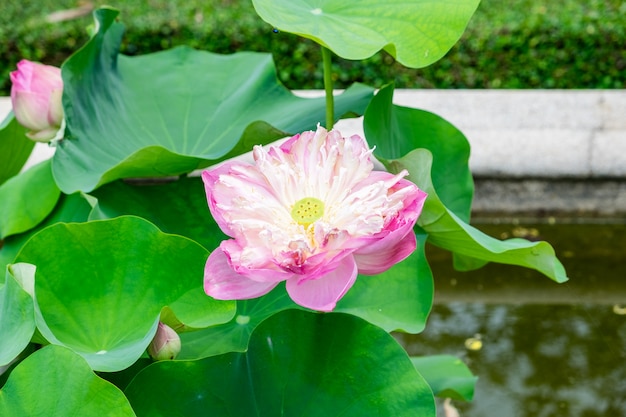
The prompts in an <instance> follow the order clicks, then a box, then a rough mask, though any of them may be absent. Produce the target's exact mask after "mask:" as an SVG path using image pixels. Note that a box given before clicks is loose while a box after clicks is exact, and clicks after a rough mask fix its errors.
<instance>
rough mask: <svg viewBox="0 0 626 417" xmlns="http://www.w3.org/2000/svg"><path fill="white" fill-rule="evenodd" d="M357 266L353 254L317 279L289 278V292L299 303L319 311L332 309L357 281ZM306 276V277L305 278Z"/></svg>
mask: <svg viewBox="0 0 626 417" xmlns="http://www.w3.org/2000/svg"><path fill="white" fill-rule="evenodd" d="M356 276H357V267H356V263H355V262H354V259H353V258H352V257H351V256H348V257H346V258H344V261H343V262H342V263H341V264H339V266H338V267H337V268H336V269H334V270H333V271H331V272H328V273H327V274H325V275H322V276H320V277H318V278H316V279H306V277H294V278H291V279H289V280H287V292H288V293H289V296H290V297H291V299H292V300H293V301H295V302H296V303H297V304H299V305H301V306H303V307H307V308H310V309H313V310H318V311H332V310H333V309H334V308H335V305H336V304H337V301H339V299H341V297H343V296H344V295H345V293H346V292H348V290H349V289H350V288H351V287H352V285H353V284H354V281H356ZM303 278H304V279H303Z"/></svg>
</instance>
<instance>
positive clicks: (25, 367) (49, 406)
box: [0, 345, 135, 417]
mask: <svg viewBox="0 0 626 417" xmlns="http://www.w3.org/2000/svg"><path fill="white" fill-rule="evenodd" d="M0 416H6V417H18V416H20V417H21V416H23V417H26V416H41V417H43V416H45V417H67V416H80V417H134V416H135V413H134V412H133V410H132V409H131V407H130V404H129V403H128V400H127V399H126V397H124V394H122V392H121V391H120V390H119V389H118V388H116V387H115V386H114V385H113V384H111V383H109V382H107V381H105V380H103V379H101V378H98V377H97V376H96V375H94V373H93V372H92V371H91V369H90V368H89V365H87V363H86V362H85V360H84V359H83V358H81V357H80V356H78V355H76V354H75V353H73V352H72V351H70V350H69V349H67V348H64V347H62V346H54V345H49V346H46V347H44V348H43V349H41V350H39V351H37V352H35V353H33V354H32V355H30V356H29V357H28V358H26V359H25V360H24V361H23V362H22V363H20V364H19V365H18V366H17V367H16V368H15V369H14V370H13V371H12V372H11V375H10V376H9V379H8V380H7V382H6V384H5V386H4V387H3V388H2V390H0Z"/></svg>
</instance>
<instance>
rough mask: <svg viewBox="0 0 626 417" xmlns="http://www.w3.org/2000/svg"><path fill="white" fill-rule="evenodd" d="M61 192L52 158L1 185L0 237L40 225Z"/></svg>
mask: <svg viewBox="0 0 626 417" xmlns="http://www.w3.org/2000/svg"><path fill="white" fill-rule="evenodd" d="M60 194H61V192H60V191H59V188H58V187H57V185H56V184H55V183H54V179H53V178H52V171H51V170H50V161H49V160H48V161H44V162H41V163H39V164H37V165H35V166H34V167H32V168H30V169H29V170H27V171H25V172H22V173H21V174H19V175H17V176H15V177H12V178H10V179H9V180H7V181H6V182H5V183H3V184H2V185H0V239H4V238H6V237H7V236H10V235H14V234H16V233H21V232H25V231H27V230H28V229H31V228H33V227H35V226H37V224H39V223H40V222H41V221H42V220H43V219H45V217H46V216H47V215H48V214H50V212H51V211H52V210H53V209H54V206H55V205H56V203H57V200H58V199H59V195H60Z"/></svg>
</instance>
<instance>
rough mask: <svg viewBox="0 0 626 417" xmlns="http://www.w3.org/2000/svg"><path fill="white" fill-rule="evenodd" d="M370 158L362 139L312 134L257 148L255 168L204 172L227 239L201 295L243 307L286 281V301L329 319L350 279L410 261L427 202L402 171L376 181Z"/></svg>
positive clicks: (210, 263)
mask: <svg viewBox="0 0 626 417" xmlns="http://www.w3.org/2000/svg"><path fill="white" fill-rule="evenodd" d="M371 153H372V150H371V149H369V148H368V147H367V144H366V142H365V140H364V139H362V138H361V137H359V136H356V135H355V136H352V137H350V138H343V137H342V136H341V134H340V133H339V132H338V131H331V132H327V131H326V129H324V128H322V127H318V129H317V131H316V132H313V131H309V132H304V133H302V134H299V135H296V136H293V137H291V138H290V139H288V140H287V141H286V142H285V143H283V144H282V145H281V146H274V147H269V148H268V149H265V148H263V147H261V146H256V147H255V148H254V150H253V157H254V161H255V164H254V165H252V164H248V163H242V162H238V161H231V162H227V163H224V164H223V165H220V166H218V167H217V168H215V169H211V170H207V171H204V172H203V173H202V178H203V180H204V184H205V188H206V192H207V199H208V203H209V209H210V210H211V214H212V215H213V217H214V218H215V219H216V221H217V223H218V225H219V226H220V228H221V229H222V231H223V232H224V233H225V234H227V235H228V236H230V237H232V239H229V240H224V241H223V242H222V243H221V245H220V246H219V248H217V249H216V250H215V251H213V252H212V253H211V255H210V256H209V259H208V260H207V263H206V267H205V273H204V290H205V292H206V293H207V294H208V295H210V296H212V297H214V298H217V299H222V300H232V299H248V298H255V297H259V296H261V295H263V294H266V293H267V292H269V291H270V290H272V289H273V288H274V287H275V286H276V285H277V284H278V283H279V282H281V281H286V287H287V292H288V293H289V296H290V297H291V298H292V299H293V301H295V302H296V303H298V304H300V305H302V306H304V307H308V308H311V309H315V310H320V311H331V310H332V309H333V308H334V307H335V305H336V303H337V301H338V300H339V299H340V298H341V297H343V295H344V294H345V293H346V292H347V291H348V290H349V289H350V287H352V285H353V284H354V282H355V280H356V277H357V273H362V274H366V275H372V274H378V273H381V272H383V271H385V270H387V269H389V268H390V267H391V266H393V265H394V264H396V263H398V262H400V261H401V260H403V259H405V258H406V257H407V256H408V255H410V254H411V252H413V250H414V249H415V247H416V239H415V234H414V233H413V226H414V225H415V222H416V220H417V217H418V216H419V214H420V212H421V210H422V206H423V204H424V201H425V199H426V193H424V192H423V191H421V190H419V189H418V188H417V187H416V186H415V185H414V184H413V183H411V182H410V181H407V180H405V179H404V177H405V176H406V175H407V172H406V171H402V172H400V173H399V174H397V175H393V174H390V173H388V172H383V171H373V170H372V169H373V163H372V161H371Z"/></svg>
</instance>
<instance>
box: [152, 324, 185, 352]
mask: <svg viewBox="0 0 626 417" xmlns="http://www.w3.org/2000/svg"><path fill="white" fill-rule="evenodd" d="M179 353H180V337H179V336H178V333H176V332H175V331H174V330H173V329H172V328H171V327H169V326H168V325H167V324H163V323H161V322H159V327H158V328H157V332H156V334H155V335H154V339H152V342H150V345H149V346H148V354H149V355H150V357H151V358H152V359H154V360H155V361H164V360H174V359H176V356H178V354H179Z"/></svg>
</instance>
